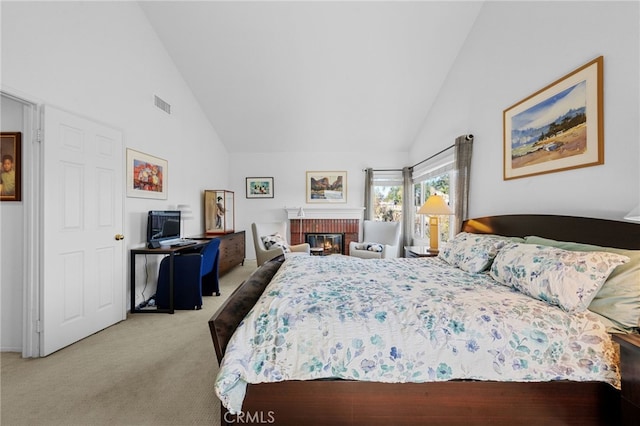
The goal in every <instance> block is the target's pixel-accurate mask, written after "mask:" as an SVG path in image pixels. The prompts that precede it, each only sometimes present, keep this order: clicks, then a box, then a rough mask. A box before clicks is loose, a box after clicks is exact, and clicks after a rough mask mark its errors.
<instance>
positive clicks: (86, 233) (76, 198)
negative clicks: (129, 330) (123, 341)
mask: <svg viewBox="0 0 640 426" xmlns="http://www.w3.org/2000/svg"><path fill="white" fill-rule="evenodd" d="M43 144H44V147H43V148H44V149H43V153H44V156H43V167H44V169H43V173H42V176H43V178H44V182H43V188H44V197H43V198H44V205H43V209H42V211H43V252H42V256H43V274H42V291H41V295H42V298H41V309H42V312H41V316H40V318H41V321H42V324H41V337H40V339H41V340H40V355H41V356H46V355H49V354H51V353H52V352H55V351H57V350H58V349H60V348H63V347H65V346H67V345H70V344H71V343H74V342H76V341H78V340H80V339H82V338H84V337H87V336H89V335H91V334H93V333H95V332H97V331H99V330H102V329H104V328H106V327H108V326H110V325H112V324H115V323H116V322H119V321H121V320H123V319H125V316H126V310H125V297H124V291H125V280H124V269H123V268H124V257H123V253H124V241H122V236H121V235H120V234H122V232H123V209H122V202H123V200H122V188H123V185H122V179H123V173H122V168H123V160H122V150H123V146H122V145H123V142H122V133H121V132H120V131H118V130H115V129H113V128H110V127H108V126H105V125H103V124H100V123H97V122H94V121H92V120H89V119H86V118H83V117H79V116H76V115H73V114H70V113H67V112H64V111H61V110H58V109H56V108H53V107H49V106H46V107H45V108H44V140H43Z"/></svg>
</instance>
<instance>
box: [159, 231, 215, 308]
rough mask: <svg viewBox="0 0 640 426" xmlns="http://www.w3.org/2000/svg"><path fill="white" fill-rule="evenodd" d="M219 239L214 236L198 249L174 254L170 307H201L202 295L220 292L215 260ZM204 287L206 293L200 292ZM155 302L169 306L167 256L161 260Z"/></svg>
mask: <svg viewBox="0 0 640 426" xmlns="http://www.w3.org/2000/svg"><path fill="white" fill-rule="evenodd" d="M219 248H220V240H219V239H217V238H215V239H213V240H211V242H209V244H207V245H206V246H204V247H203V248H202V250H201V251H200V252H190V253H184V254H182V253H181V254H177V255H175V257H174V264H173V269H174V279H173V308H174V309H201V308H202V295H203V294H205V295H212V294H213V292H215V293H216V295H217V296H219V295H220V289H219V283H218V260H219V257H220V255H219ZM203 288H206V289H205V292H203ZM156 305H157V306H158V308H160V309H168V308H169V257H165V258H164V259H162V261H161V262H160V269H159V271H158V288H157V289H156Z"/></svg>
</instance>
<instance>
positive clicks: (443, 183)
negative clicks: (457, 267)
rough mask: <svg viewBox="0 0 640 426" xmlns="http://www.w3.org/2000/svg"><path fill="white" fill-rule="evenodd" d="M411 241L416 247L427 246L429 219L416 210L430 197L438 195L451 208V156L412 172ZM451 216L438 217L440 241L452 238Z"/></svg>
mask: <svg viewBox="0 0 640 426" xmlns="http://www.w3.org/2000/svg"><path fill="white" fill-rule="evenodd" d="M413 182H414V184H413V193H414V199H413V209H412V214H413V218H414V219H413V239H414V244H416V245H428V240H429V237H430V235H429V226H427V225H428V222H429V219H428V217H427V216H426V215H421V214H418V213H417V212H418V209H419V208H420V206H422V204H424V202H425V201H426V200H427V198H429V196H430V195H434V194H437V195H440V196H441V197H442V198H444V200H445V201H446V202H447V204H449V206H450V207H453V202H454V194H453V188H454V185H453V155H449V156H446V157H444V158H440V159H439V160H438V159H436V160H435V161H432V162H430V163H429V164H426V165H422V166H421V167H418V166H416V168H414V170H413ZM452 218H453V216H440V240H441V241H448V240H449V239H450V238H451V237H452V236H453V229H452V228H451V226H450V224H451V223H452Z"/></svg>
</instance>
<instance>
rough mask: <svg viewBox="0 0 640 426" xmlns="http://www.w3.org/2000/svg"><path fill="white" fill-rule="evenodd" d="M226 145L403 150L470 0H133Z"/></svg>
mask: <svg viewBox="0 0 640 426" xmlns="http://www.w3.org/2000/svg"><path fill="white" fill-rule="evenodd" d="M140 6H141V8H142V10H143V11H144V13H145V14H146V16H147V17H148V19H149V22H150V23H151V25H152V26H153V28H154V29H155V31H156V32H157V34H158V36H159V37H160V39H161V41H162V42H163V44H164V45H165V47H166V49H167V51H168V53H169V55H170V56H171V57H172V59H173V61H174V62H175V64H176V66H177V67H178V69H179V70H180V72H181V73H182V75H183V77H184V79H185V80H186V82H187V84H188V85H189V86H190V88H191V90H192V91H193V94H194V95H195V97H196V98H197V99H198V101H199V102H200V104H201V106H202V109H203V110H204V112H205V114H206V115H207V116H208V118H209V120H210V121H211V123H212V125H213V127H214V128H215V129H216V131H217V132H218V135H219V136H220V138H221V140H222V142H223V143H224V144H225V146H226V147H227V149H228V151H229V152H232V153H235V152H266V151H269V152H273V151H277V152H291V151H295V152H361V151H367V150H377V151H379V152H385V151H389V152H391V151H408V150H409V147H410V146H411V143H412V142H413V140H414V138H415V137H416V135H417V133H418V131H419V129H420V127H421V126H422V124H423V122H424V120H425V117H426V115H427V113H428V112H429V109H430V107H431V105H432V104H433V102H434V100H435V99H436V96H437V95H438V90H439V88H440V86H441V85H442V83H443V81H444V80H445V78H446V75H447V73H448V72H449V70H450V68H451V66H452V64H453V62H454V60H455V58H456V55H457V54H458V52H459V50H460V48H461V47H462V45H463V43H464V42H465V40H466V37H467V35H468V33H469V31H470V29H471V27H472V25H473V23H474V20H475V18H476V16H477V14H478V12H479V10H480V8H481V6H482V2H478V1H470V2H467V1H422V2H420V1H412V2H403V1H388V2H383V1H373V2H365V1H350V2H347V1H333V2H323V1H283V2H272V1H256V2H245V1H238V2H235V1H141V2H140Z"/></svg>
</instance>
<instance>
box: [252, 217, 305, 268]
mask: <svg viewBox="0 0 640 426" xmlns="http://www.w3.org/2000/svg"><path fill="white" fill-rule="evenodd" d="M251 231H252V232H253V245H254V247H255V249H256V262H257V263H258V266H260V265H262V264H263V263H265V262H266V261H268V260H271V259H273V258H274V257H277V256H280V255H281V254H283V253H284V254H285V256H287V255H299V254H306V255H309V254H310V253H311V248H310V246H309V244H307V243H303V244H296V245H293V246H292V245H290V244H289V242H288V235H289V234H288V232H287V223H286V222H270V223H252V224H251ZM267 246H268V247H267Z"/></svg>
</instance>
